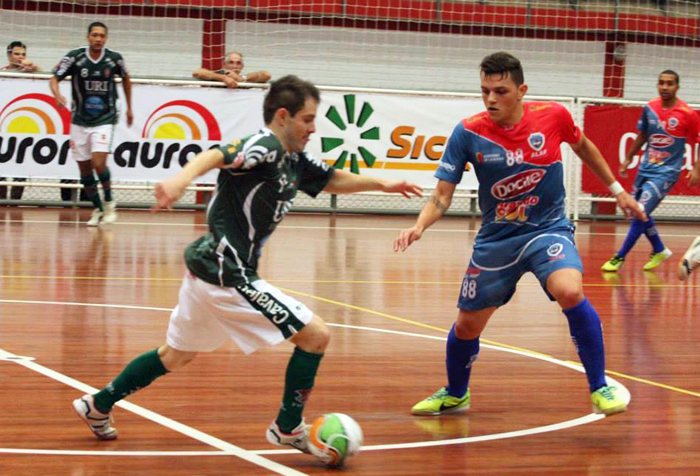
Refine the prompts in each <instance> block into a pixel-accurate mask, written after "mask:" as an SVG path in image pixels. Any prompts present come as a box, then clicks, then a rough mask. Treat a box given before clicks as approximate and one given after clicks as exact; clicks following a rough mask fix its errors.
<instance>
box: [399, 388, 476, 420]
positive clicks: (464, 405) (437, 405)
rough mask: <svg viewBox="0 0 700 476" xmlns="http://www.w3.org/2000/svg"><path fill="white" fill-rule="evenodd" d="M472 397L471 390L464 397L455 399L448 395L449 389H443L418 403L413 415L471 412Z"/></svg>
mask: <svg viewBox="0 0 700 476" xmlns="http://www.w3.org/2000/svg"><path fill="white" fill-rule="evenodd" d="M470 401H471V395H470V393H469V389H467V393H465V394H464V396H462V397H461V398H460V397H453V396H452V395H450V394H448V393H447V389H446V388H445V387H442V388H441V389H440V390H438V391H437V392H435V393H434V394H432V395H431V396H429V397H428V398H426V399H425V400H421V401H420V402H418V403H416V404H415V405H414V406H413V408H412V409H411V413H412V414H413V415H432V416H435V415H444V414H446V413H456V412H464V411H467V410H469V403H470Z"/></svg>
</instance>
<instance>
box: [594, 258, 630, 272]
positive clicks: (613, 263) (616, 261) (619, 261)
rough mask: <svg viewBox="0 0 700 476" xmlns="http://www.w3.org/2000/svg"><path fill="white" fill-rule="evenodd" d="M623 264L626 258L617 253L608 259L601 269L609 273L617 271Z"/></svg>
mask: <svg viewBox="0 0 700 476" xmlns="http://www.w3.org/2000/svg"><path fill="white" fill-rule="evenodd" d="M623 264H625V258H623V257H622V256H618V255H615V256H613V257H612V258H610V259H609V260H607V261H606V262H605V263H604V264H603V266H601V267H600V269H601V270H603V271H606V272H608V273H617V272H618V271H619V270H620V268H622V265H623Z"/></svg>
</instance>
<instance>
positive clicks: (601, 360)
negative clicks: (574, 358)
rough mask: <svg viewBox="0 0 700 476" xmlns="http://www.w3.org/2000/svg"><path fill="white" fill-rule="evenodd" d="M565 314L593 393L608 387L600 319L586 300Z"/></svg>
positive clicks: (565, 311) (567, 310)
mask: <svg viewBox="0 0 700 476" xmlns="http://www.w3.org/2000/svg"><path fill="white" fill-rule="evenodd" d="M564 314H565V315H566V318H567V319H568V321H569V331H570V332H571V340H573V341H574V345H575V346H576V350H577V351H578V355H579V357H580V358H581V363H582V364H583V367H584V368H585V369H586V377H588V385H589V386H590V389H591V392H594V391H596V390H598V389H599V388H600V387H603V386H605V385H607V384H606V383H605V346H604V345H603V326H602V324H601V323H600V317H598V313H597V312H596V310H595V309H594V308H593V306H591V303H590V302H589V301H588V299H586V298H583V301H581V302H580V303H578V304H577V305H575V306H574V307H572V308H571V309H564Z"/></svg>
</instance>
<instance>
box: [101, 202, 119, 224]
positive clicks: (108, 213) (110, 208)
mask: <svg viewBox="0 0 700 476" xmlns="http://www.w3.org/2000/svg"><path fill="white" fill-rule="evenodd" d="M102 221H103V222H104V223H106V224H107V225H109V224H110V223H114V222H115V221H117V202H116V200H112V201H111V202H105V212H104V216H103V217H102Z"/></svg>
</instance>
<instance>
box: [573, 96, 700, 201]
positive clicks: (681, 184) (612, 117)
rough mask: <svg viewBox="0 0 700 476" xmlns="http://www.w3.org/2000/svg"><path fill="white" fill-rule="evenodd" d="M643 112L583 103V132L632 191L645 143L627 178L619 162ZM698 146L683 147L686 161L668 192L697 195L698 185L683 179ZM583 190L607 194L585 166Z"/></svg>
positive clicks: (628, 145) (692, 162) (633, 136)
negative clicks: (584, 106) (584, 107)
mask: <svg viewBox="0 0 700 476" xmlns="http://www.w3.org/2000/svg"><path fill="white" fill-rule="evenodd" d="M641 114H642V108H641V107H629V106H586V109H585V110H584V119H583V124H584V132H585V134H586V136H587V137H588V138H589V139H591V140H592V141H593V143H594V144H595V145H597V146H598V148H599V149H600V152H601V153H602V154H603V157H605V160H606V161H607V162H608V165H609V166H610V168H611V169H612V171H613V174H615V177H616V178H617V180H619V181H620V183H621V184H622V186H623V187H625V190H627V191H628V192H631V191H632V184H633V183H634V179H635V177H636V176H637V170H638V168H639V161H640V160H641V157H642V155H643V154H644V151H645V150H646V144H645V145H644V147H643V148H642V150H641V151H640V152H639V154H638V155H635V156H634V158H633V161H632V163H631V164H630V168H629V169H628V173H627V178H622V177H620V174H619V168H620V163H622V162H623V161H624V160H625V154H627V151H628V150H630V148H631V147H632V143H633V142H634V140H635V139H636V138H637V133H638V131H637V120H638V119H639V117H640V116H641ZM697 151H698V147H697V146H696V147H695V150H694V151H693V150H691V146H690V145H688V144H686V146H685V163H684V164H683V171H682V172H681V175H680V178H679V179H678V182H677V183H676V185H675V187H673V188H672V189H671V192H670V193H671V195H700V188H699V187H690V186H689V185H688V180H687V179H686V173H687V171H689V170H691V169H692V168H693V164H694V161H693V157H697V155H698V154H697ZM581 188H582V191H583V192H585V193H599V194H604V195H610V192H609V191H608V188H607V187H606V186H605V185H603V183H602V182H601V181H600V180H598V178H597V177H596V176H595V175H593V172H591V171H590V169H589V168H588V167H584V168H583V177H582V187H581Z"/></svg>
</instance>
